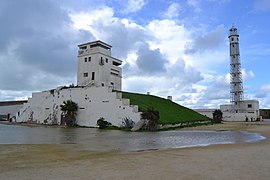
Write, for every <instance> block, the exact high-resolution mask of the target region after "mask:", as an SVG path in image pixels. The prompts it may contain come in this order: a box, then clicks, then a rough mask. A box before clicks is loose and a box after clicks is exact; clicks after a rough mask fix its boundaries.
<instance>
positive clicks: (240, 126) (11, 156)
mask: <svg viewBox="0 0 270 180" xmlns="http://www.w3.org/2000/svg"><path fill="white" fill-rule="evenodd" d="M190 129H196V130H244V131H249V132H259V133H261V134H262V135H263V136H265V137H267V139H265V140H262V141H260V142H256V143H243V144H228V145H211V146H207V147H194V148H184V149H171V150H162V151H147V152H136V153H124V154H123V153H115V152H109V153H100V152H91V151H87V150H85V149H84V148H83V147H81V146H80V145H0V179H269V177H270V171H269V167H270V141H269V139H270V123H263V122H249V123H224V124H218V125H210V126H201V127H196V128H190Z"/></svg>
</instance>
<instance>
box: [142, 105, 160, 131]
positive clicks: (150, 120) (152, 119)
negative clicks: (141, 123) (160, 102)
mask: <svg viewBox="0 0 270 180" xmlns="http://www.w3.org/2000/svg"><path fill="white" fill-rule="evenodd" d="M141 118H142V119H145V120H147V123H146V125H145V127H144V128H145V129H146V130H149V131H156V130H158V124H159V112H158V111H156V110H154V108H153V107H148V108H147V110H146V111H145V112H143V113H142V114H141Z"/></svg>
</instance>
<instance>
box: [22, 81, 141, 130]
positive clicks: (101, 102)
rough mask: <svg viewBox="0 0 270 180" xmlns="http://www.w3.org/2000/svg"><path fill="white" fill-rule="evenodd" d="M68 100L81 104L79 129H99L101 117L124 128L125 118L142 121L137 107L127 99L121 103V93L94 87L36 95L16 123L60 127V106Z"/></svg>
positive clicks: (25, 106) (79, 105)
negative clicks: (33, 123)
mask: <svg viewBox="0 0 270 180" xmlns="http://www.w3.org/2000/svg"><path fill="white" fill-rule="evenodd" d="M66 100H72V101H74V102H76V103H77V104H78V112H77V116H76V120H77V124H78V125H80V126H88V127H96V126H97V125H96V123H97V120H98V119H100V118H101V117H103V118H104V119H105V120H106V121H108V122H110V123H112V124H113V125H116V126H121V122H122V121H123V120H124V118H129V119H131V120H132V121H134V122H135V123H136V122H138V121H139V120H140V112H138V107H137V106H131V105H130V104H129V100H128V99H122V94H121V93H118V92H112V91H111V89H110V88H108V87H93V86H92V87H83V88H82V87H78V88H62V89H61V88H57V89H56V90H51V91H44V92H39V93H33V95H32V98H29V100H28V103H26V104H24V107H23V108H22V109H21V110H20V116H19V117H17V122H27V121H31V122H36V123H41V124H61V114H62V111H61V110H60V105H61V104H63V102H64V101H66Z"/></svg>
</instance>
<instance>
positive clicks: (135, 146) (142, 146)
mask: <svg viewBox="0 0 270 180" xmlns="http://www.w3.org/2000/svg"><path fill="white" fill-rule="evenodd" d="M262 139H264V137H263V136H261V135H260V134H258V133H248V132H242V131H162V132H124V131H116V130H115V131H114V130H108V131H106V130H99V129H95V128H58V127H57V128H56V127H54V128H51V127H27V126H17V125H3V124H0V144H82V145H83V146H84V147H86V148H87V149H89V150H95V151H140V150H149V149H168V148H182V147H192V146H205V145H210V144H229V143H243V142H254V141H259V140H262Z"/></svg>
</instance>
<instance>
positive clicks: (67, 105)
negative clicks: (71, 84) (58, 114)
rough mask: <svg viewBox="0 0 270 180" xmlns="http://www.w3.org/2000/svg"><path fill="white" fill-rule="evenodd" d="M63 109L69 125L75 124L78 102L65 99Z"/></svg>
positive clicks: (61, 106)
mask: <svg viewBox="0 0 270 180" xmlns="http://www.w3.org/2000/svg"><path fill="white" fill-rule="evenodd" d="M60 108H61V111H63V112H64V119H65V121H66V125H67V126H74V125H75V122H76V117H75V116H76V114H77V110H78V104H77V103H75V102H73V101H72V100H67V101H64V102H63V104H61V105H60Z"/></svg>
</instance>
